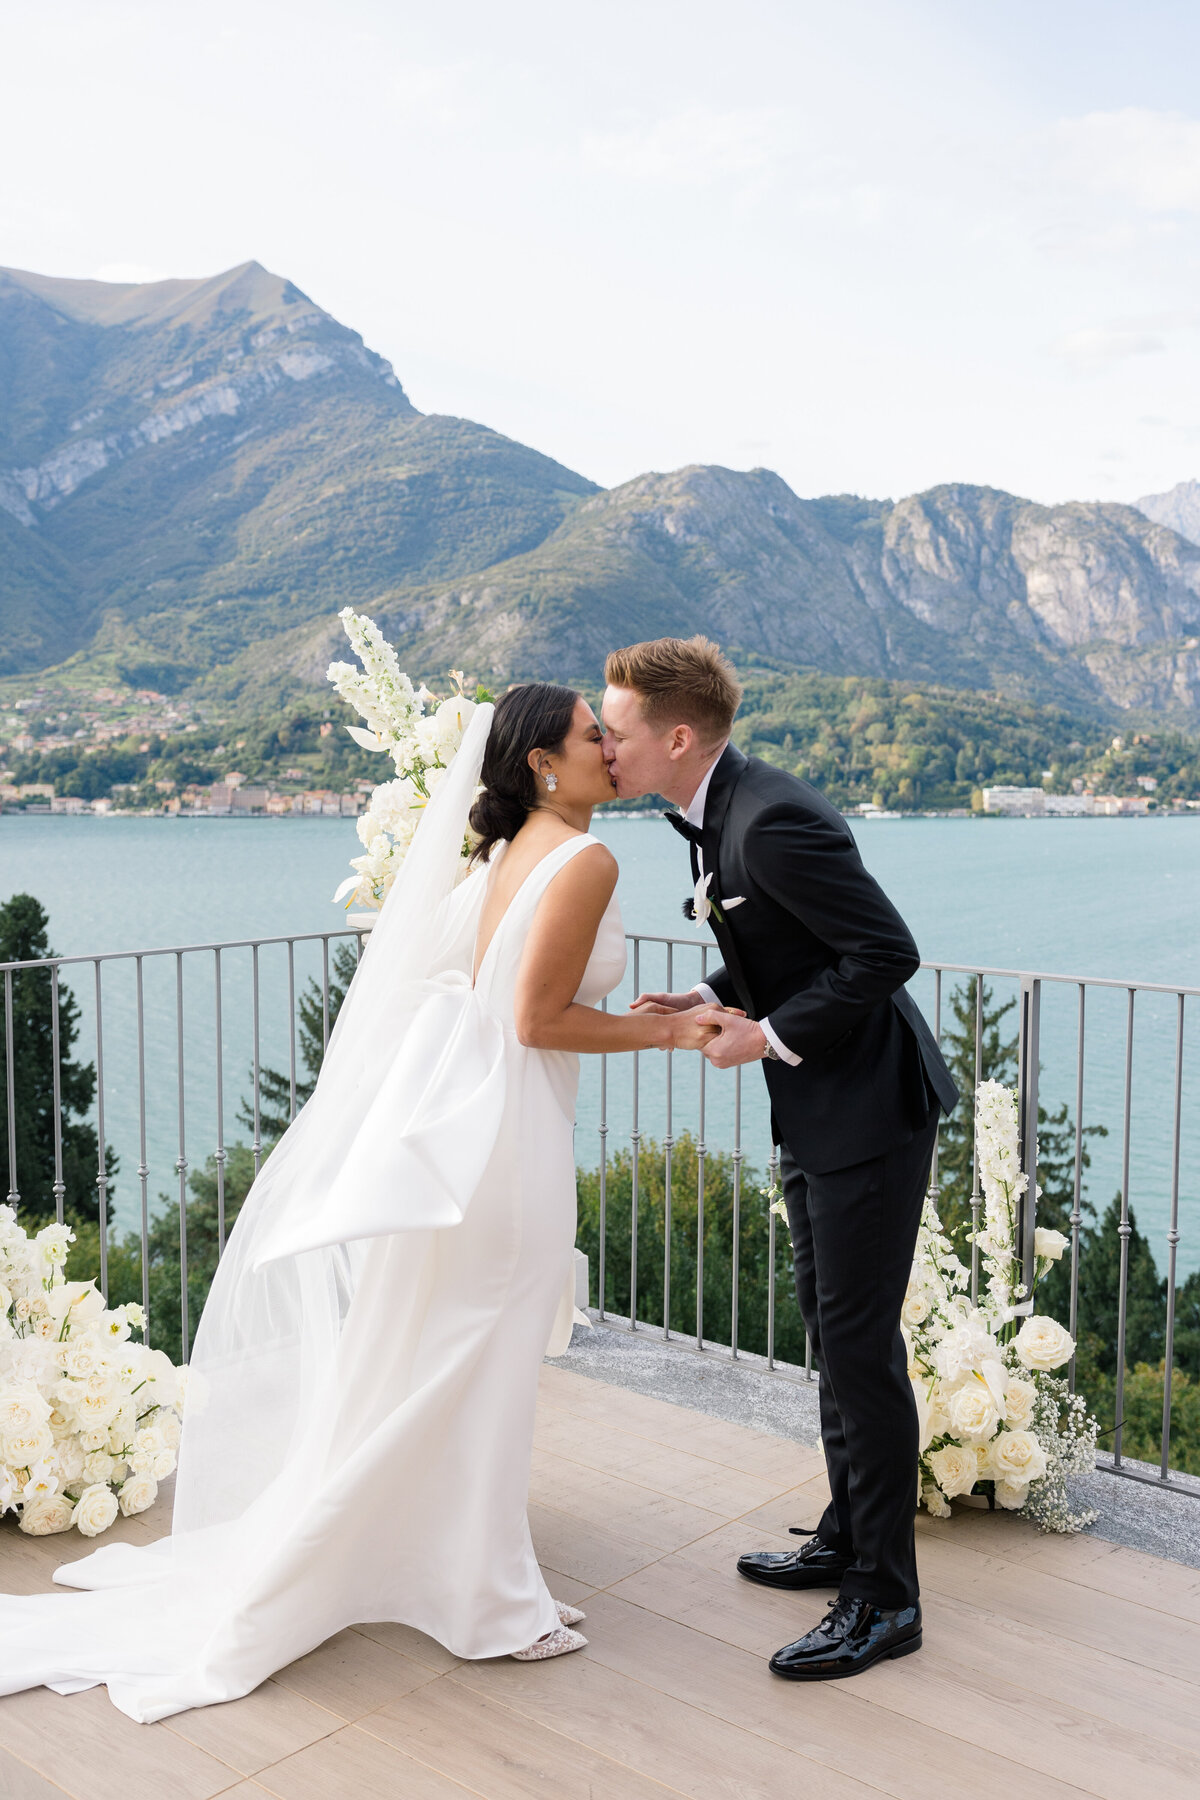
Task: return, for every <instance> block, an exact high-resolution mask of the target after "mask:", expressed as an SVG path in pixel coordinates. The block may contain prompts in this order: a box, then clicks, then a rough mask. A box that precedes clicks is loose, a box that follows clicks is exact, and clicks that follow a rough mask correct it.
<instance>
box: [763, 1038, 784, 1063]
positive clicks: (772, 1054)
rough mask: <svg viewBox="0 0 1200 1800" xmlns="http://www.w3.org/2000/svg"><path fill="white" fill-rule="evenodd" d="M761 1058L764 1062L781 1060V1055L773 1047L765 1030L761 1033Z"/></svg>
mask: <svg viewBox="0 0 1200 1800" xmlns="http://www.w3.org/2000/svg"><path fill="white" fill-rule="evenodd" d="M762 1059H763V1061H764V1062H782V1061H783V1058H782V1056H780V1054H779V1052H778V1050H777V1049H776V1048H775V1046H774V1044H773V1043H772V1042H771V1040H770V1038H769V1037H768V1036H767V1034H766V1032H764V1033H763V1053H762Z"/></svg>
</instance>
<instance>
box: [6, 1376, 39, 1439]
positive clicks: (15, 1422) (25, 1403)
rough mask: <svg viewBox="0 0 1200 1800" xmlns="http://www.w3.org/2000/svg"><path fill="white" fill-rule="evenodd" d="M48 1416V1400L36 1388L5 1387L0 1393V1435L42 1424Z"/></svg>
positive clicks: (24, 1430)
mask: <svg viewBox="0 0 1200 1800" xmlns="http://www.w3.org/2000/svg"><path fill="white" fill-rule="evenodd" d="M49 1417H50V1402H49V1401H48V1400H47V1399H46V1398H45V1396H44V1395H42V1394H39V1393H38V1391H37V1389H36V1388H33V1387H24V1388H5V1390H4V1392H3V1393H0V1437H7V1436H8V1434H9V1433H10V1432H26V1431H29V1430H30V1429H31V1428H32V1427H33V1426H35V1425H44V1424H45V1423H46V1421H47V1420H48V1419H49Z"/></svg>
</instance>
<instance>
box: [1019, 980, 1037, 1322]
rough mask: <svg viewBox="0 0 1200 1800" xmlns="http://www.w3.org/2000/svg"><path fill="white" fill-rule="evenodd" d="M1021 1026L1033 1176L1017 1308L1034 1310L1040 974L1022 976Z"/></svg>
mask: <svg viewBox="0 0 1200 1800" xmlns="http://www.w3.org/2000/svg"><path fill="white" fill-rule="evenodd" d="M1020 1005H1021V1030H1020V1038H1019V1040H1018V1064H1017V1130H1018V1134H1019V1138H1020V1146H1021V1167H1022V1168H1023V1169H1024V1171H1025V1173H1026V1175H1027V1176H1028V1177H1029V1186H1028V1187H1027V1188H1026V1190H1025V1195H1024V1197H1023V1199H1022V1201H1021V1204H1020V1206H1019V1208H1018V1211H1017V1255H1018V1257H1019V1259H1020V1263H1021V1286H1022V1289H1023V1294H1022V1297H1021V1298H1020V1299H1019V1300H1018V1301H1017V1302H1016V1304H1015V1306H1014V1311H1015V1312H1017V1313H1031V1312H1032V1311H1033V1283H1034V1277H1035V1275H1036V1273H1037V1263H1036V1260H1035V1258H1034V1254H1033V1234H1034V1229H1035V1227H1036V1224H1037V1132H1038V1074H1039V1055H1040V1045H1039V1038H1040V1024H1041V1010H1042V984H1041V982H1040V981H1039V980H1038V979H1037V977H1036V976H1030V975H1023V976H1022V977H1021V1001H1020Z"/></svg>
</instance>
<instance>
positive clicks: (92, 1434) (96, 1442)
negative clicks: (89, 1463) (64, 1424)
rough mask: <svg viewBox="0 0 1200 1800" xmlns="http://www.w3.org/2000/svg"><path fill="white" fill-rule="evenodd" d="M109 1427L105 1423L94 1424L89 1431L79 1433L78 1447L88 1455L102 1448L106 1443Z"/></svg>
mask: <svg viewBox="0 0 1200 1800" xmlns="http://www.w3.org/2000/svg"><path fill="white" fill-rule="evenodd" d="M108 1432H109V1428H108V1426H107V1425H94V1426H93V1427H92V1428H91V1429H90V1430H89V1431H81V1432H80V1434H79V1448H80V1449H81V1450H82V1451H83V1452H84V1454H85V1455H87V1456H90V1455H91V1454H92V1452H93V1451H94V1450H103V1449H104V1448H105V1446H106V1445H107V1443H108Z"/></svg>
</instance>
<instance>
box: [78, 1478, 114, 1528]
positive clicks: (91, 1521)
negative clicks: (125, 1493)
mask: <svg viewBox="0 0 1200 1800" xmlns="http://www.w3.org/2000/svg"><path fill="white" fill-rule="evenodd" d="M116 1516H117V1496H116V1495H115V1494H114V1493H113V1491H112V1489H111V1488H110V1487H108V1486H106V1485H104V1484H102V1483H97V1484H96V1486H95V1487H86V1488H84V1490H83V1492H82V1494H80V1496H79V1500H78V1502H77V1504H76V1507H75V1511H74V1512H73V1513H72V1514H71V1523H72V1525H76V1526H78V1528H79V1534H80V1536H81V1537H99V1536H100V1533H101V1532H102V1531H107V1530H108V1528H109V1526H110V1525H111V1524H112V1522H113V1520H114V1519H115V1518H116Z"/></svg>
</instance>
